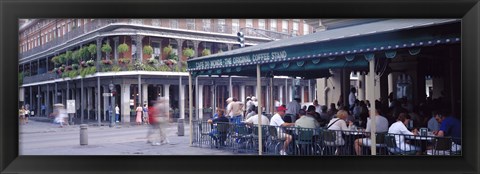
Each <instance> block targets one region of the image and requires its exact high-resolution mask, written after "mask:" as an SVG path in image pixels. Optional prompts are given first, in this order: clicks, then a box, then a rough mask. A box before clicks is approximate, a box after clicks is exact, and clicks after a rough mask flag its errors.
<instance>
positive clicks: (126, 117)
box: [119, 84, 130, 123]
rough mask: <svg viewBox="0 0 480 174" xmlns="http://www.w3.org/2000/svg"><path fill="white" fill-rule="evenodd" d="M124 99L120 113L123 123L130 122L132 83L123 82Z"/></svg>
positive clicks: (122, 92)
mask: <svg viewBox="0 0 480 174" xmlns="http://www.w3.org/2000/svg"><path fill="white" fill-rule="evenodd" d="M120 93H121V94H122V99H121V103H120V106H119V107H120V115H121V117H122V118H121V120H122V122H123V123H129V122H130V84H122V85H121V92H120Z"/></svg>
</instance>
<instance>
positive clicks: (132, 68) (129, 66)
mask: <svg viewBox="0 0 480 174" xmlns="http://www.w3.org/2000/svg"><path fill="white" fill-rule="evenodd" d="M127 70H128V71H133V70H135V67H134V66H133V65H132V64H128V65H127Z"/></svg>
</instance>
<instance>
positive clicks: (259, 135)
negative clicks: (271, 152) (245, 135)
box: [256, 64, 262, 155]
mask: <svg viewBox="0 0 480 174" xmlns="http://www.w3.org/2000/svg"><path fill="white" fill-rule="evenodd" d="M260 78H261V76H260V64H257V94H256V95H257V97H258V108H257V109H258V139H259V141H258V155H262V141H261V139H262V97H261V94H262V92H261V90H262V83H261V80H260Z"/></svg>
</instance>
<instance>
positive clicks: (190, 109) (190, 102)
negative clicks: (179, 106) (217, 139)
mask: <svg viewBox="0 0 480 174" xmlns="http://www.w3.org/2000/svg"><path fill="white" fill-rule="evenodd" d="M192 86H193V84H192V74H191V73H188V115H189V116H188V118H189V120H190V121H189V126H190V146H192V145H193V125H192V117H193V100H192V98H193V88H192Z"/></svg>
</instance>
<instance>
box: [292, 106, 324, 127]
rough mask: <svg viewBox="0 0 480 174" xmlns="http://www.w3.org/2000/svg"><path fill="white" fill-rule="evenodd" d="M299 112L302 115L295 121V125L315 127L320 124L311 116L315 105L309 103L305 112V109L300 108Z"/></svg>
mask: <svg viewBox="0 0 480 174" xmlns="http://www.w3.org/2000/svg"><path fill="white" fill-rule="evenodd" d="M299 114H300V115H302V116H301V117H300V119H298V120H297V121H295V126H296V127H301V128H312V129H315V128H318V127H319V126H320V124H319V123H318V122H317V120H315V118H314V116H313V114H315V106H313V105H310V106H309V107H308V109H307V112H305V110H300V111H299Z"/></svg>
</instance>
